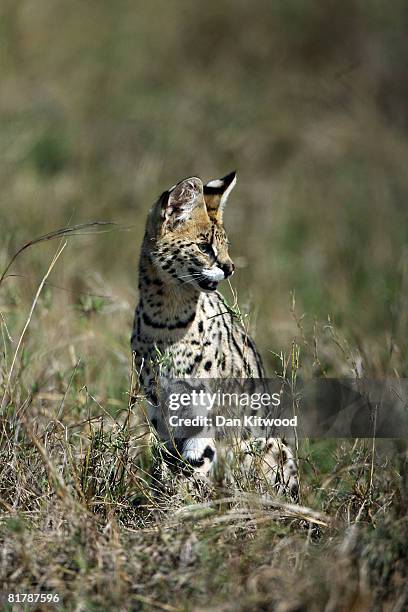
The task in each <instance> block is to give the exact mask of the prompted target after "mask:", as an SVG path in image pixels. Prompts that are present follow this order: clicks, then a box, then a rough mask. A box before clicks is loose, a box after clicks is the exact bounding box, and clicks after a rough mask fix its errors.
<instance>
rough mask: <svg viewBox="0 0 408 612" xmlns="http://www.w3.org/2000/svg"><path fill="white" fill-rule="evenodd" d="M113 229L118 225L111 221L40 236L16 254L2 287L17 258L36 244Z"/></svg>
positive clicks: (84, 224) (72, 226)
mask: <svg viewBox="0 0 408 612" xmlns="http://www.w3.org/2000/svg"><path fill="white" fill-rule="evenodd" d="M103 227H110V229H101V228H103ZM113 227H116V224H115V223H113V222H111V221H92V222H91V223H80V224H78V225H71V226H68V227H62V228H60V229H57V230H53V231H52V232H48V233H47V234H43V235H42V236H38V238H34V239H33V240H30V241H29V242H26V243H25V244H23V246H22V247H20V248H19V249H18V251H17V252H16V253H14V255H13V256H12V258H11V259H10V261H9V262H8V264H7V266H6V267H5V268H4V270H3V273H2V275H1V276H0V285H1V283H2V282H3V281H4V279H5V277H6V274H7V272H8V271H9V270H10V268H11V266H12V265H13V263H14V262H15V260H16V259H17V257H18V256H19V255H21V253H23V252H24V251H25V250H26V249H28V248H30V247H32V246H34V245H35V244H39V243H40V242H47V241H48V240H54V239H55V238H67V237H69V236H83V235H85V234H89V233H93V234H100V233H105V232H110V231H112V230H113ZM92 229H93V230H94V231H92V232H88V231H86V230H92Z"/></svg>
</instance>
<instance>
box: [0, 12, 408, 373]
mask: <svg viewBox="0 0 408 612" xmlns="http://www.w3.org/2000/svg"><path fill="white" fill-rule="evenodd" d="M0 11H1V21H0V24H1V25H0V41H1V42H0V45H1V53H0V70H1V74H2V86H1V90H0V143H1V150H2V163H1V164H0V177H1V185H2V189H1V196H0V198H1V199H0V223H1V227H2V236H3V239H2V241H1V259H0V261H1V264H2V265H3V264H5V262H6V261H7V258H8V257H9V256H10V254H11V253H13V252H14V251H15V250H16V249H17V247H18V246H20V245H21V244H22V243H24V242H25V241H28V240H29V239H31V238H32V237H34V236H36V235H38V234H42V233H45V232H47V231H50V230H52V229H55V228H57V227H61V226H64V225H67V224H69V223H78V222H84V221H92V220H96V219H98V220H100V219H103V220H111V221H115V222H117V223H118V224H119V225H120V226H121V227H122V228H123V227H126V228H128V229H127V230H126V231H124V230H123V229H122V230H120V231H119V230H118V231H115V232H113V233H108V234H105V235H100V236H98V237H88V238H76V239H73V240H71V241H70V245H69V249H68V250H67V251H66V252H65V254H64V256H63V262H62V263H60V264H59V265H58V267H57V269H56V271H55V272H54V273H53V278H52V281H51V282H52V283H53V284H55V285H58V286H62V287H64V288H65V289H68V290H69V291H70V292H73V293H68V292H66V291H65V292H64V291H62V290H61V289H60V290H57V289H51V288H50V287H49V288H48V300H49V303H48V310H47V321H48V323H47V325H45V326H44V325H42V330H43V333H44V335H45V336H46V338H47V343H48V349H49V350H51V351H54V353H55V351H56V350H57V349H56V347H55V343H56V337H55V334H56V336H57V337H58V338H59V340H60V341H61V336H63V337H64V338H65V339H66V340H67V342H66V346H68V344H69V338H70V337H71V338H72V337H73V336H75V335H76V334H78V333H79V332H81V331H83V330H82V328H81V329H79V330H78V325H79V324H80V323H79V322H78V316H77V314H78V307H79V309H80V310H82V311H83V310H84V309H85V311H86V312H87V313H88V314H90V313H93V312H94V310H96V311H97V314H99V315H100V316H99V317H97V320H96V322H95V321H94V320H92V321H90V320H89V318H90V317H88V320H87V323H85V324H84V323H82V324H80V325H86V326H87V331H88V332H92V334H93V335H92V334H91V335H90V334H88V335H87V336H86V337H87V338H88V340H87V342H88V345H87V348H83V347H81V345H80V344H79V345H78V349H77V350H79V351H80V352H81V353H82V352H85V353H86V352H88V353H89V354H90V355H95V354H97V355H98V357H97V363H98V367H99V368H103V369H104V370H105V368H107V369H108V370H112V368H113V370H112V371H111V376H113V377H114V378H116V377H117V376H118V374H119V371H120V372H121V373H123V371H124V370H123V368H122V369H121V368H120V367H119V369H118V368H117V367H116V366H115V367H114V366H112V364H111V361H112V360H114V359H115V357H113V356H112V358H111V356H110V355H109V356H108V355H107V354H109V353H111V351H113V353H115V354H116V356H118V355H119V354H120V359H119V362H121V363H122V366H123V364H124V363H125V362H126V361H127V358H126V357H125V356H126V355H128V345H127V342H128V340H127V337H128V334H129V328H130V324H131V317H132V309H133V306H134V303H135V301H136V264H137V257H138V250H139V246H140V241H141V237H142V232H143V227H144V222H145V216H146V212H147V210H148V208H149V206H150V205H151V204H152V202H153V200H154V198H155V197H156V196H157V195H158V194H159V193H161V191H162V190H163V189H165V188H167V187H168V186H170V185H172V184H174V182H175V181H177V180H179V179H180V178H182V177H185V176H187V175H191V174H198V175H199V176H201V177H202V178H203V179H205V180H208V179H211V178H214V177H217V176H220V175H223V174H225V173H226V172H228V171H229V170H231V169H233V168H236V169H237V170H238V173H239V183H238V187H237V189H236V191H235V193H234V197H233V199H232V201H231V203H230V206H229V209H228V212H227V215H226V224H227V228H229V233H230V238H231V242H232V255H233V256H234V257H235V259H236V260H237V263H238V264H239V271H238V274H237V275H236V277H235V279H234V282H235V285H236V286H237V288H238V290H239V298H240V301H241V303H242V304H243V306H244V309H246V310H250V311H251V322H252V324H253V328H254V331H255V335H256V337H257V340H258V343H259V344H260V346H261V349H262V351H263V353H264V354H265V355H266V358H267V360H268V359H269V362H270V363H269V365H270V367H271V368H273V366H274V363H273V357H272V353H267V352H266V351H267V350H268V349H271V350H273V351H276V352H279V350H280V349H281V348H282V347H285V346H287V344H288V342H290V339H291V338H292V336H293V334H294V332H295V331H296V329H295V325H294V322H293V318H292V316H291V314H290V303H291V297H290V296H291V292H294V293H295V296H296V304H297V305H296V310H297V312H298V314H299V315H302V314H304V313H305V314H306V317H305V319H304V321H303V325H304V326H305V328H306V329H308V330H309V331H310V330H311V328H312V326H313V322H314V320H315V319H316V320H317V321H318V322H320V323H324V321H326V320H327V316H328V315H330V316H331V318H332V321H333V322H334V323H335V324H336V325H338V326H340V327H341V329H342V333H343V334H344V335H345V336H346V337H347V338H348V339H349V340H352V342H353V344H354V345H355V346H356V347H358V350H359V351H360V352H361V353H362V355H363V357H364V359H365V366H366V369H367V370H368V371H372V372H373V373H377V374H378V373H385V372H390V371H392V368H395V367H398V371H399V373H400V374H405V373H406V371H407V354H406V349H405V346H404V338H405V335H406V332H407V326H406V298H405V296H406V291H405V289H406V261H407V249H406V245H407V238H408V207H407V205H406V194H407V193H408V173H407V172H406V165H407V160H408V142H407V129H408V106H407V104H406V100H407V99H408V79H407V60H406V58H407V57H408V38H407V36H406V25H407V23H408V22H407V18H408V7H407V5H406V3H405V2H404V1H403V0H394V1H393V3H392V5H390V4H389V3H387V2H384V1H382V0H372V1H371V2H369V3H366V2H359V1H357V2H356V1H355V0H345V1H344V2H342V3H339V2H335V1H327V2H324V3H322V2H316V1H308V2H300V1H299V0H284V1H283V0H276V1H275V2H273V3H271V2H269V1H267V0H256V2H254V3H251V4H248V3H247V2H245V1H244V0H234V1H232V0H217V2H215V1H213V2H207V3H206V4H205V7H198V5H196V4H193V3H191V2H187V1H185V0H181V1H180V0H178V1H177V2H175V1H174V0H170V1H167V2H162V1H158V2H154V3H145V2H134V1H132V2H131V1H126V0H118V1H117V2H115V3H113V2H107V1H106V2H95V1H89V2H76V1H72V2H65V1H64V0H52V1H48V0H42V2H40V3H38V2H33V1H29V0H26V1H22V2H14V1H8V0H5V1H4V2H2V6H1V9H0ZM54 247H55V245H52V246H50V247H49V248H48V249H47V248H46V247H44V245H42V246H39V247H37V248H36V249H32V250H30V252H28V253H27V254H26V255H25V256H24V257H22V258H21V259H20V261H19V262H18V263H17V264H16V266H15V267H14V269H13V270H12V272H14V273H17V274H21V275H22V276H23V278H14V279H9V280H8V281H7V283H8V285H7V287H8V289H9V292H10V295H9V297H8V300H10V299H11V300H14V303H18V304H20V305H21V307H22V310H23V306H24V308H25V307H26V305H27V306H28V304H29V300H30V298H31V295H32V293H33V289H34V287H35V286H36V283H37V282H38V280H39V278H40V277H41V274H42V273H43V272H44V271H45V269H46V267H47V265H48V262H49V261H50V257H51V253H52V252H53V251H52V249H53V248H54ZM81 291H82V292H93V293H97V294H102V295H109V296H111V297H112V298H113V299H112V300H110V301H107V304H104V303H103V300H102V302H101V303H100V304H99V306H100V308H98V307H97V308H94V306H95V304H94V303H93V301H92V299H91V298H89V297H86V296H85V297H84V295H83V294H81V293H80V292H81ZM227 291H228V290H227ZM10 296H11V297H10ZM1 299H2V308H3V310H4V306H5V305H4V303H3V301H4V299H5V298H4V294H3V295H2V298H1ZM84 302H85V304H84ZM97 306H98V305H97ZM73 313H74V316H73ZM8 316H9V317H11V319H13V317H15V316H16V315H15V313H13V312H11V313H9V315H8ZM53 317H55V321H54V322H55V323H56V322H59V325H57V326H54V325H52V324H51V323H50V321H52V319H53ZM255 323H256V326H255ZM9 324H10V325H11V327H13V326H12V324H11V323H10V322H9ZM44 327H47V329H46V330H45V329H44ZM61 327H62V328H63V329H61ZM53 333H54V335H53ZM319 333H320V332H319ZM322 333H323V332H322ZM91 336H92V338H91ZM98 341H99V342H100V344H99V345H98ZM107 343H108V344H107ZM323 344H324V342H323ZM102 345H104V346H105V348H104V349H103V351H104V357H103V360H101V357H100V356H101V353H100V351H101V350H102ZM62 353H63V350H62V352H61V351H60V352H59V358H62V357H61V355H62ZM390 354H392V358H391V359H390ZM268 355H271V356H270V357H268ZM395 355H398V359H397V361H398V364H397V365H396V363H394V361H393V359H394V360H395V357H394V356H395ZM322 362H323V369H324V370H325V371H326V372H328V373H330V372H336V371H337V370H338V369H339V368H338V365H336V363H335V360H334V359H331V358H330V356H329V355H327V354H325V353H324V349H323V357H322ZM105 374H106V372H104V377H103V378H105ZM120 375H121V374H120ZM108 378H109V376H108Z"/></svg>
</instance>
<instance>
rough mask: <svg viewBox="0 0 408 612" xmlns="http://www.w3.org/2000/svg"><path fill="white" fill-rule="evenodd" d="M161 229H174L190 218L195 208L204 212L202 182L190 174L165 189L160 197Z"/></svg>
mask: <svg viewBox="0 0 408 612" xmlns="http://www.w3.org/2000/svg"><path fill="white" fill-rule="evenodd" d="M160 200H161V207H162V213H161V215H162V220H163V229H170V230H171V229H174V228H175V227H176V226H177V225H179V224H181V223H185V222H186V221H188V220H190V219H191V218H192V216H193V214H194V213H195V212H196V210H197V209H202V210H203V211H204V212H205V205H204V197H203V183H202V181H201V179H199V178H197V177H195V176H192V177H191V178H187V179H185V180H184V181H180V183H177V185H174V187H172V188H171V189H169V190H168V191H166V192H165V193H164V194H163V195H162V196H161V198H160Z"/></svg>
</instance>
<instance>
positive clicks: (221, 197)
mask: <svg viewBox="0 0 408 612" xmlns="http://www.w3.org/2000/svg"><path fill="white" fill-rule="evenodd" d="M236 182H237V173H236V172H235V170H234V171H233V172H230V173H229V174H227V175H225V176H224V177H223V178H220V179H215V180H214V181H210V182H209V183H207V184H206V185H204V189H203V191H204V200H205V205H206V207H207V212H208V215H209V216H210V218H212V219H213V220H215V221H221V220H222V215H223V212H224V208H225V205H226V203H227V200H228V197H229V194H230V193H231V191H232V190H233V188H234V187H235V183H236Z"/></svg>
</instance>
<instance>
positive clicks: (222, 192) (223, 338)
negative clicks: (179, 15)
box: [131, 172, 294, 473]
mask: <svg viewBox="0 0 408 612" xmlns="http://www.w3.org/2000/svg"><path fill="white" fill-rule="evenodd" d="M235 183H236V175H235V172H232V173H230V174H228V175H227V176H225V177H224V178H222V179H217V180H215V181H211V182H209V183H207V184H206V185H203V183H202V181H201V180H200V179H199V178H196V177H191V178H188V179H185V180H183V181H180V182H179V183H177V184H176V185H175V186H174V187H172V188H171V189H169V190H168V191H165V192H164V193H163V194H162V195H161V196H160V198H159V199H158V200H157V202H156V203H155V204H154V206H153V207H152V209H151V210H150V212H149V215H148V219H147V224H146V232H145V236H144V240H143V245H142V250H141V256H140V264H139V296H140V297H139V303H138V306H137V308H136V313H135V319H134V329H133V333H132V339H131V343H132V349H133V351H134V355H135V362H136V367H137V370H138V372H139V375H140V379H141V384H142V386H143V388H144V391H145V393H146V395H147V397H148V399H149V400H150V404H151V405H153V406H156V405H157V401H158V400H157V394H156V390H155V389H156V387H155V385H156V381H157V378H158V376H159V375H160V376H167V377H169V378H182V377H192V378H247V377H254V378H262V377H263V376H264V369H263V366H262V361H261V358H260V356H259V354H258V352H257V350H256V347H255V344H254V342H253V340H252V339H251V338H250V336H249V335H248V334H247V332H246V331H245V329H244V328H243V327H242V325H241V324H240V323H239V321H238V320H237V318H236V317H234V316H233V315H232V314H231V312H230V311H229V310H228V309H227V308H226V307H225V304H224V301H223V299H222V297H221V295H220V294H219V293H218V292H217V287H218V283H219V282H220V281H221V280H223V279H226V278H229V277H230V276H231V275H232V274H233V273H234V264H233V262H232V261H231V258H230V256H229V253H228V239H227V236H226V232H225V229H224V225H223V213H224V209H225V205H226V203H227V200H228V197H229V195H230V193H231V191H232V189H233V187H234V186H235ZM154 410H155V409H154V408H153V413H152V415H151V418H152V422H153V424H154V423H155V414H154ZM179 451H180V453H181V455H182V456H183V458H184V460H185V461H187V462H188V463H189V464H190V465H191V466H193V467H194V468H195V469H199V470H201V471H205V472H208V471H209V470H210V469H211V468H212V467H213V464H214V463H215V460H216V448H215V445H214V443H213V441H212V440H210V439H207V438H190V439H186V440H184V441H183V444H182V448H181V449H179ZM291 457H292V455H291V453H290V450H289V449H287V458H286V459H285V461H286V463H287V462H288V460H290V462H291V463H290V470H291V473H292V472H293V465H294V463H293V461H292V459H291ZM275 465H276V462H275ZM275 471H276V470H275Z"/></svg>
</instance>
